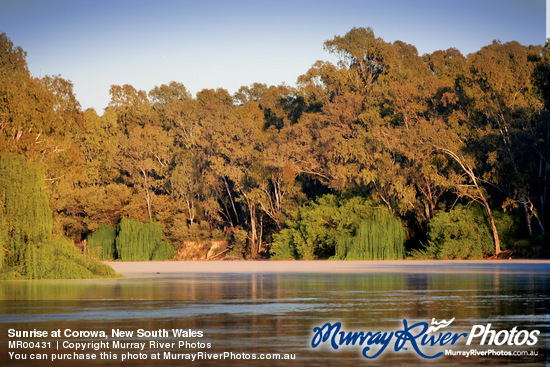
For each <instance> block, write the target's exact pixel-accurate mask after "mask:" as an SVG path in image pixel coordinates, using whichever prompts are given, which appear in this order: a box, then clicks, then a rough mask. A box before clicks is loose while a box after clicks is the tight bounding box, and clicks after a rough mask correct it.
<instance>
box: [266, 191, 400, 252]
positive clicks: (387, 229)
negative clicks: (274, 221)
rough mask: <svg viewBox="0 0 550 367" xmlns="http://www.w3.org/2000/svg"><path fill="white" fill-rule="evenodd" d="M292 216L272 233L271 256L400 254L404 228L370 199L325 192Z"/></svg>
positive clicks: (384, 209) (386, 210) (383, 208)
mask: <svg viewBox="0 0 550 367" xmlns="http://www.w3.org/2000/svg"><path fill="white" fill-rule="evenodd" d="M294 217H295V220H294V221H292V222H288V223H287V228H285V229H283V230H282V231H281V232H280V233H279V234H276V235H274V237H273V238H274V241H273V244H272V247H271V253H272V258H274V259H291V258H294V259H317V258H327V257H330V256H332V255H335V256H334V258H335V259H346V260H350V259H367V258H377V259H378V258H392V259H393V258H401V257H402V256H403V243H404V238H405V231H404V229H403V226H402V224H401V222H400V221H399V220H398V219H396V218H395V217H394V216H393V215H392V214H391V213H390V212H389V211H388V209H387V208H385V207H379V205H377V204H376V203H375V202H374V201H373V200H372V199H369V198H365V197H362V196H342V197H337V196H335V195H324V196H321V197H319V198H317V199H316V200H315V201H313V202H310V203H308V204H305V205H304V206H302V207H301V208H300V209H299V210H298V211H297V212H296V213H295V215H294ZM379 247H382V248H379ZM384 247H387V248H386V249H384ZM372 256H374V257H372ZM379 256H382V257H379Z"/></svg>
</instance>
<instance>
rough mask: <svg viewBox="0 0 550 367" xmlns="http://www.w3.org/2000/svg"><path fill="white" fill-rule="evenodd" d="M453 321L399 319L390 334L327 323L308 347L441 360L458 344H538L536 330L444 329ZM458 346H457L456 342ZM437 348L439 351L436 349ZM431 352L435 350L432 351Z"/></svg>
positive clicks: (480, 326)
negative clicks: (408, 353)
mask: <svg viewBox="0 0 550 367" xmlns="http://www.w3.org/2000/svg"><path fill="white" fill-rule="evenodd" d="M454 320H455V319H454V318H452V319H451V320H448V321H447V320H441V321H437V320H436V319H432V322H431V324H428V323H427V322H417V323H414V324H413V323H409V322H408V321H407V320H406V319H405V320H403V327H402V328H400V329H398V330H394V331H345V330H343V329H342V324H341V323H340V322H334V323H330V322H327V323H325V324H324V325H323V326H320V327H319V326H316V327H314V328H313V337H312V339H311V346H312V348H317V347H320V346H328V348H332V349H334V350H337V349H339V348H341V347H346V346H355V347H359V348H361V355H362V356H363V357H365V358H368V359H374V358H376V357H379V356H380V355H381V354H382V353H384V351H389V350H393V351H394V352H401V351H414V352H416V354H418V355H419V356H420V357H422V358H427V359H433V358H438V357H441V356H442V355H443V354H444V350H441V349H446V348H448V347H450V346H453V345H455V344H457V343H459V342H462V341H465V344H466V345H468V346H469V345H474V346H477V345H479V346H482V345H483V346H504V345H507V346H523V345H527V346H533V345H535V344H536V343H537V341H538V336H539V334H540V331H539V330H532V331H528V330H519V329H518V327H514V328H512V329H510V330H494V329H493V328H492V325H491V324H486V325H473V326H472V328H471V330H470V332H469V333H465V332H464V333H456V332H450V331H446V330H444V329H445V328H446V327H448V326H449V325H451V323H452V322H453V321H454ZM459 344H461V343H459ZM439 347H441V348H439ZM434 350H435V351H434Z"/></svg>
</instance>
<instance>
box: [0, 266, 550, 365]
mask: <svg viewBox="0 0 550 367" xmlns="http://www.w3.org/2000/svg"><path fill="white" fill-rule="evenodd" d="M296 264H297V265H296V266H299V262H297V263H296ZM0 308H1V315H0V353H1V355H0V365H1V366H10V365H14V366H24V365H33V366H42V365H44V366H49V365H60V366H75V365H82V366H87V365H93V366H111V365H113V366H136V365H139V366H151V365H154V366H156V365H158V366H169V365H174V366H180V365H196V366H200V365H216V366H218V365H246V366H248V365H257V366H268V365H269V366H273V365H295V366H332V365H339V366H357V365H369V366H377V365H425V364H426V362H428V360H427V359H424V358H422V357H420V356H419V353H417V352H415V351H414V348H413V347H412V343H408V344H407V345H404V346H403V348H401V349H400V350H399V351H395V350H394V349H395V347H396V339H395V338H394V339H392V341H391V342H389V343H388V346H387V348H386V349H385V350H384V351H383V352H382V353H380V355H379V356H378V357H376V358H374V359H367V358H365V357H363V356H362V354H361V353H362V351H363V348H364V347H365V345H366V344H365V345H363V346H358V345H355V346H353V345H350V346H342V347H340V348H338V350H335V349H334V348H332V347H331V346H330V345H329V344H330V338H329V340H328V341H327V342H326V343H320V345H319V346H318V347H317V348H312V346H311V345H312V339H313V336H314V333H313V329H314V328H315V327H322V326H323V325H324V324H325V323H327V322H329V323H331V324H335V323H337V322H339V323H341V325H342V330H343V331H346V332H347V331H364V332H365V333H366V332H368V331H371V332H372V333H375V332H377V331H381V332H387V333H388V334H389V333H390V332H392V331H394V332H395V331H398V330H403V329H404V328H405V326H404V323H405V322H406V323H407V325H409V326H410V325H412V324H415V323H423V322H426V323H428V324H431V322H432V318H434V319H436V321H438V322H439V321H441V320H443V319H444V320H447V321H448V320H450V319H453V318H454V321H453V322H452V323H451V324H450V325H449V326H448V327H446V328H442V329H441V330H440V331H438V332H436V334H437V335H438V334H439V333H441V332H445V333H451V334H452V335H455V334H461V333H467V334H470V333H471V329H472V327H473V326H474V325H481V326H483V327H487V324H489V323H490V324H491V330H495V332H499V331H502V330H507V331H506V332H503V333H504V334H506V335H508V333H509V332H511V330H512V329H513V328H514V327H515V328H516V335H517V333H519V332H520V331H522V330H526V332H524V334H522V335H521V338H519V339H518V341H519V342H521V341H522V340H521V339H522V338H523V336H526V335H527V333H531V332H532V331H534V330H538V331H539V332H540V333H539V334H536V336H537V337H536V339H537V342H536V344H535V345H532V346H528V345H526V343H524V344H523V345H522V346H514V345H512V346H510V345H507V343H505V344H504V345H502V346H496V345H492V346H488V345H480V339H481V337H479V338H476V339H474V342H473V343H472V344H471V345H469V346H468V345H465V343H466V337H462V338H460V339H459V340H458V341H457V342H456V344H454V345H451V344H450V343H447V344H446V345H445V346H441V345H438V344H436V345H435V346H433V347H430V346H429V345H427V346H421V347H420V348H419V350H420V351H421V352H422V353H424V354H426V355H435V354H437V353H439V352H444V351H445V350H446V349H452V350H455V351H457V350H458V351H469V350H471V349H475V350H477V351H478V352H479V351H485V352H487V351H489V350H495V351H496V352H494V353H498V352H499V351H504V352H509V353H512V352H514V353H516V352H518V351H521V352H522V353H532V354H537V355H536V356H532V355H527V356H503V355H500V356H498V355H485V356H482V355H476V356H469V357H465V356H457V355H455V356H450V355H442V356H441V357H438V358H435V359H433V360H430V361H429V362H430V365H445V366H450V365H457V366H458V365H464V364H468V365H502V364H512V365H518V364H521V365H533V366H538V365H545V364H546V361H547V340H548V331H549V323H550V316H549V314H550V266H549V265H548V263H527V264H514V263H511V264H510V265H509V266H507V265H506V264H505V265H502V264H498V265H492V264H490V263H486V264H483V265H482V266H480V265H474V264H472V265H471V266H469V265H468V263H462V264H461V265H460V268H453V267H448V266H444V267H442V266H437V265H429V264H428V265H422V264H419V265H415V266H411V267H408V268H407V269H405V270H404V269H403V266H399V265H395V266H393V265H392V266H387V267H385V268H382V269H378V271H376V272H356V273H354V272H351V273H349V272H347V273H338V272H331V273H323V272H315V273H307V272H306V273H304V272H292V271H290V272H284V273H277V272H269V273H267V272H266V273H262V272H254V273H242V272H238V273H191V274H188V273H187V274H186V273H182V274H154V275H147V276H134V277H127V278H119V279H107V280H78V281H49V280H48V281H4V282H0ZM404 320H405V321H404ZM10 329H11V330H15V331H18V332H22V331H34V330H37V331H46V332H47V334H48V336H47V337H32V336H31V337H26V338H25V337H10V336H9V334H8V330H10ZM113 329H114V330H117V329H118V330H124V331H134V335H133V336H132V337H127V336H126V337H122V336H115V337H113V336H112V330H113ZM140 329H142V330H144V331H151V332H152V331H159V329H160V330H167V331H168V332H169V334H170V335H168V336H166V335H164V336H163V335H156V336H155V335H151V336H148V335H146V336H144V337H141V338H138V337H136V333H137V331H138V330H140ZM172 329H180V330H185V331H188V330H192V331H194V332H195V333H197V332H202V337H200V338H199V337H196V336H195V337H187V338H181V337H175V336H174V335H172V333H171V332H170V331H171V330H172ZM55 330H61V332H62V335H60V337H55V334H54V335H52V331H55ZM67 330H69V334H70V333H72V332H80V331H86V332H92V333H93V332H94V331H96V332H97V331H105V332H106V334H107V338H103V339H101V338H97V337H92V336H89V335H88V334H86V335H82V336H71V335H69V336H67V335H63V334H64V333H66V332H67ZM415 330H418V329H415ZM478 330H479V329H478ZM159 332H160V331H159ZM152 334H153V333H152ZM504 334H501V336H502V335H504ZM502 337H503V338H504V337H505V335H504V336H502ZM15 340H21V341H41V342H46V343H48V342H49V343H50V344H46V345H45V346H46V349H29V348H24V347H23V348H19V349H16V348H13V347H14V345H12V348H9V347H10V346H9V341H15ZM101 340H103V341H108V342H109V345H108V346H107V347H105V345H104V346H103V347H102V348H101V350H94V349H93V348H91V347H90V346H92V345H91V344H89V345H88V347H87V348H86V349H84V350H82V351H80V352H78V353H88V354H95V357H96V359H95V360H90V359H88V360H81V361H78V362H76V361H75V360H74V359H71V360H68V359H64V360H61V361H59V362H56V363H55V364H53V363H51V361H50V362H48V361H33V360H30V359H29V358H31V357H32V358H36V357H39V356H40V355H45V356H46V357H47V358H51V355H52V354H56V353H57V354H60V355H63V354H64V355H65V357H67V355H69V356H70V358H75V356H74V355H72V354H71V353H73V352H75V349H71V346H72V345H70V344H66V345H67V346H68V347H67V348H63V342H65V343H67V342H68V343H75V342H81V343H85V342H98V341H101ZM373 340H374V339H371V341H373ZM114 341H118V342H129V343H140V342H145V343H146V344H145V348H144V350H143V351H141V350H139V347H138V349H133V348H132V346H133V344H128V348H122V347H120V348H114V347H113V342H114ZM151 341H153V342H154V341H159V342H161V343H172V342H173V343H176V344H175V345H174V347H168V348H165V347H164V346H165V345H170V344H162V345H161V346H158V345H157V346H153V345H151V344H150V342H151ZM180 341H181V342H184V343H185V342H186V341H187V342H188V344H187V345H185V346H184V347H182V348H178V345H177V343H178V342H180ZM527 341H528V340H526V342H527ZM58 343H60V344H58ZM485 344H487V343H485ZM26 347H28V345H27V346H26ZM371 347H372V349H371V351H370V352H367V355H369V353H370V355H371V356H372V354H374V351H375V350H377V349H379V348H380V346H379V345H378V346H377V344H376V343H374V344H373V345H372V346H371ZM9 352H12V353H14V354H12V355H11V358H10V354H9ZM102 352H103V353H104V355H103V357H105V358H103V359H101V356H100V353H102ZM128 352H130V353H129V355H128V356H127V357H128V358H133V357H136V358H137V356H138V355H139V353H140V352H141V353H142V357H144V358H145V359H134V360H131V361H125V362H122V361H121V360H120V358H121V357H122V354H124V353H128ZM165 352H169V353H174V354H180V355H183V354H189V355H190V354H192V353H196V352H203V353H204V354H203V355H202V357H201V358H203V359H200V360H195V362H192V361H190V360H169V359H166V358H165V354H164V353H165ZM224 352H227V353H232V355H231V356H232V357H233V359H230V357H226V358H225V359H223V360H221V361H220V360H215V359H205V358H206V357H204V355H205V354H207V353H210V354H211V355H213V354H219V356H222V355H223V353H224ZM157 353H158V355H159V356H160V358H161V360H159V361H153V360H152V358H153V357H152V355H157ZM273 353H278V354H280V355H281V356H284V354H287V355H288V356H287V357H288V358H292V357H294V356H295V358H296V359H295V360H285V361H274V360H268V361H267V360H260V359H252V358H254V357H255V358H260V357H263V358H268V357H270V356H267V357H266V355H267V354H273ZM487 353H489V352H487ZM491 353H493V352H491ZM501 353H502V352H501ZM16 354H19V357H20V358H24V357H25V356H26V357H27V359H16V358H17V356H16ZM31 354H36V355H31ZM113 355H116V357H117V359H116V360H114V359H112V358H114V356H113ZM67 358H69V357H67ZM181 358H183V357H181ZM196 358H199V357H198V356H197V357H196ZM247 358H249V359H247ZM271 358H273V357H271Z"/></svg>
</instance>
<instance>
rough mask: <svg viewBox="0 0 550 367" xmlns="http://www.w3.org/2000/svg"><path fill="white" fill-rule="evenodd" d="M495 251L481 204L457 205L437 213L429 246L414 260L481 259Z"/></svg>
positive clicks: (431, 227) (433, 220)
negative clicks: (449, 209)
mask: <svg viewBox="0 0 550 367" xmlns="http://www.w3.org/2000/svg"><path fill="white" fill-rule="evenodd" d="M493 251H494V242H493V236H492V234H491V231H490V229H489V226H488V224H487V219H486V214H485V210H484V209H483V207H481V206H480V205H475V204H474V205H471V206H470V207H466V206H463V205H457V206H456V207H454V208H453V209H452V210H451V211H449V212H442V213H438V214H436V215H435V216H434V217H433V218H432V220H431V221H430V223H429V225H428V244H427V246H426V247H425V248H424V249H423V250H417V251H413V252H412V253H411V256H412V257H415V258H432V259H481V258H483V257H484V256H487V255H489V254H491V253H492V252H493Z"/></svg>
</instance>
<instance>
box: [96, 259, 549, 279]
mask: <svg viewBox="0 0 550 367" xmlns="http://www.w3.org/2000/svg"><path fill="white" fill-rule="evenodd" d="M105 263H106V264H107V265H110V266H111V267H112V268H113V269H115V271H116V272H117V273H119V274H122V275H126V276H154V275H159V274H160V275H166V274H185V273H241V274H242V273H371V272H378V273H380V272H388V273H394V272H410V273H427V272H430V273H431V272H458V273H461V272H495V271H498V272H501V271H502V272H512V273H550V260H479V261H446V260H440V261H436V260H398V261H326V260H314V261H108V262H105Z"/></svg>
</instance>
